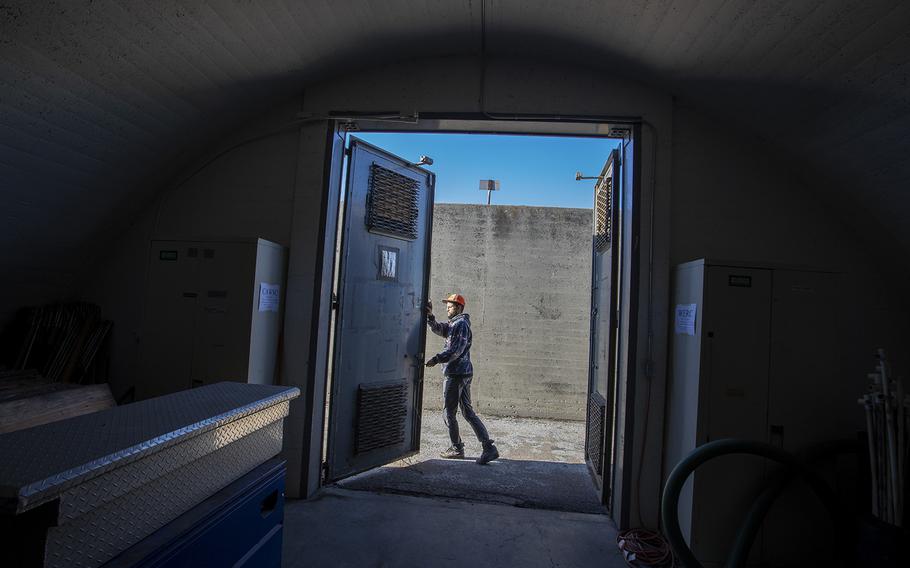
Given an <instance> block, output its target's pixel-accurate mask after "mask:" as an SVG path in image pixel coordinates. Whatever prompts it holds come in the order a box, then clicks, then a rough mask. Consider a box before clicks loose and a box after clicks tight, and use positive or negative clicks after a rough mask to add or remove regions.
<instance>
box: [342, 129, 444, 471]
mask: <svg viewBox="0 0 910 568" xmlns="http://www.w3.org/2000/svg"><path fill="white" fill-rule="evenodd" d="M434 185H435V176H434V174H432V173H431V172H428V171H426V170H423V169H421V168H419V167H416V166H412V165H410V164H409V163H408V162H407V161H405V160H402V159H401V158H398V157H396V156H393V155H392V154H389V153H388V152H385V151H383V150H381V149H380V148H377V147H375V146H372V145H370V144H367V143H366V142H364V141H362V140H359V139H356V138H354V139H352V142H351V146H350V157H349V160H348V171H347V188H346V191H345V203H344V218H343V232H342V243H341V256H340V259H341V260H340V268H339V270H340V280H339V288H338V306H337V309H338V311H337V314H336V320H335V321H336V324H335V353H334V358H333V364H332V383H331V384H332V386H331V399H330V409H329V433H328V434H329V435H328V448H327V455H326V467H327V471H326V480H327V481H335V480H338V479H341V478H343V477H347V476H350V475H353V474H355V473H359V472H362V471H365V470H367V469H370V468H373V467H376V466H380V465H383V464H386V463H389V462H392V461H395V460H396V459H400V458H402V457H406V456H409V455H413V454H415V453H417V451H418V450H419V449H420V410H421V408H420V406H421V399H422V396H423V371H424V366H423V360H424V345H425V341H426V329H425V328H426V324H425V322H426V318H425V315H424V314H425V312H424V306H425V305H426V302H427V292H428V288H429V261H430V256H429V251H430V232H431V228H432V216H433V188H434Z"/></svg>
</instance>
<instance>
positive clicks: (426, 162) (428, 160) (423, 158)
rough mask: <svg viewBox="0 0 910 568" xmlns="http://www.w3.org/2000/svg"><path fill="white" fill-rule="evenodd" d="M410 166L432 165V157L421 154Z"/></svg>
mask: <svg viewBox="0 0 910 568" xmlns="http://www.w3.org/2000/svg"><path fill="white" fill-rule="evenodd" d="M411 165H412V166H432V165H433V158H431V157H429V156H421V157H420V159H419V160H417V161H416V162H414V163H413V164H411Z"/></svg>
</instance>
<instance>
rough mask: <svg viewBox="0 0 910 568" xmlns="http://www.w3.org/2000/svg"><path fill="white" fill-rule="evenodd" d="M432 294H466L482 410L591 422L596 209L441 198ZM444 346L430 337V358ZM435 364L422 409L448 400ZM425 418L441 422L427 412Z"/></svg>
mask: <svg viewBox="0 0 910 568" xmlns="http://www.w3.org/2000/svg"><path fill="white" fill-rule="evenodd" d="M433 215H434V219H433V252H432V269H431V279H430V298H431V299H432V300H433V308H434V312H435V313H436V315H437V317H439V318H444V317H445V305H444V304H443V303H442V302H441V301H440V300H441V299H442V298H444V297H445V296H446V295H448V294H449V293H452V292H458V293H461V294H463V295H464V296H465V297H466V298H467V302H468V304H467V309H466V310H465V311H466V312H467V313H468V314H469V315H470V316H471V323H472V330H473V332H474V344H473V347H472V349H471V355H472V360H473V362H474V369H475V375H474V381H473V385H472V395H473V398H474V407H475V408H476V409H477V410H478V412H480V413H481V415H484V414H487V415H497V416H522V417H539V418H556V419H561V420H583V419H584V416H585V399H586V391H587V381H588V338H589V324H590V322H589V307H590V301H591V299H590V294H591V210H589V209H568V208H554V207H522V206H510V205H507V206H503V205H493V206H486V205H463V204H436V207H435V209H434V212H433ZM442 348H443V340H442V338H440V337H438V336H436V335H433V334H432V333H431V334H430V335H429V336H428V340H427V357H429V356H430V355H432V354H433V353H438V352H439V351H440V350H442ZM441 375H442V373H441V371H440V370H439V368H434V369H427V373H426V379H425V386H424V408H426V409H429V410H439V409H440V408H441V406H442V377H441ZM424 419H425V420H433V419H434V418H433V417H432V416H426V417H425V418H424Z"/></svg>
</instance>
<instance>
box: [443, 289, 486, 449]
mask: <svg viewBox="0 0 910 568" xmlns="http://www.w3.org/2000/svg"><path fill="white" fill-rule="evenodd" d="M444 302H445V303H446V313H447V315H448V316H449V321H448V322H438V321H436V318H435V317H434V316H433V303H432V302H429V303H428V304H427V325H429V326H430V329H431V330H432V331H433V333H435V334H436V335H439V336H442V337H445V338H446V343H445V348H444V349H443V350H442V351H441V352H439V353H437V354H436V355H434V356H433V357H431V358H430V359H429V360H428V361H427V367H434V366H436V365H437V364H439V363H442V373H443V376H444V377H445V380H444V381H443V389H442V392H443V400H444V406H445V423H446V426H448V427H449V438H451V440H452V445H451V446H450V447H449V449H448V450H446V451H444V452H443V453H442V454H440V455H441V456H442V457H444V458H448V459H461V458H464V443H463V442H462V441H461V436H460V435H459V433H458V422H457V421H456V420H455V413H456V412H457V411H458V407H459V406H461V414H462V416H464V418H465V420H467V421H468V424H470V425H471V428H473V429H474V434H475V435H476V436H477V439H478V440H479V441H480V443H481V444H483V452H482V453H481V454H480V457H479V458H477V463H479V464H481V465H483V464H486V463H489V462H491V461H493V460H495V459H496V458H498V457H499V451H498V450H497V449H496V446H495V445H493V440H491V439H490V434H489V433H487V429H486V427H485V426H484V425H483V422H481V420H480V417H479V416H477V413H475V412H474V407H473V406H471V379H472V378H474V366H473V365H472V364H471V339H472V337H471V318H470V316H468V314H466V313H464V307H465V299H464V296H462V295H461V294H451V295H450V296H449V297H448V298H446V299H445V300H444Z"/></svg>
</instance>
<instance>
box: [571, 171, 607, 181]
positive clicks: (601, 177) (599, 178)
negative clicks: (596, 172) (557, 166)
mask: <svg viewBox="0 0 910 568" xmlns="http://www.w3.org/2000/svg"><path fill="white" fill-rule="evenodd" d="M583 179H596V180H598V181H600V180H602V179H603V176H583V175H581V172H575V181H581V180H583Z"/></svg>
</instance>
